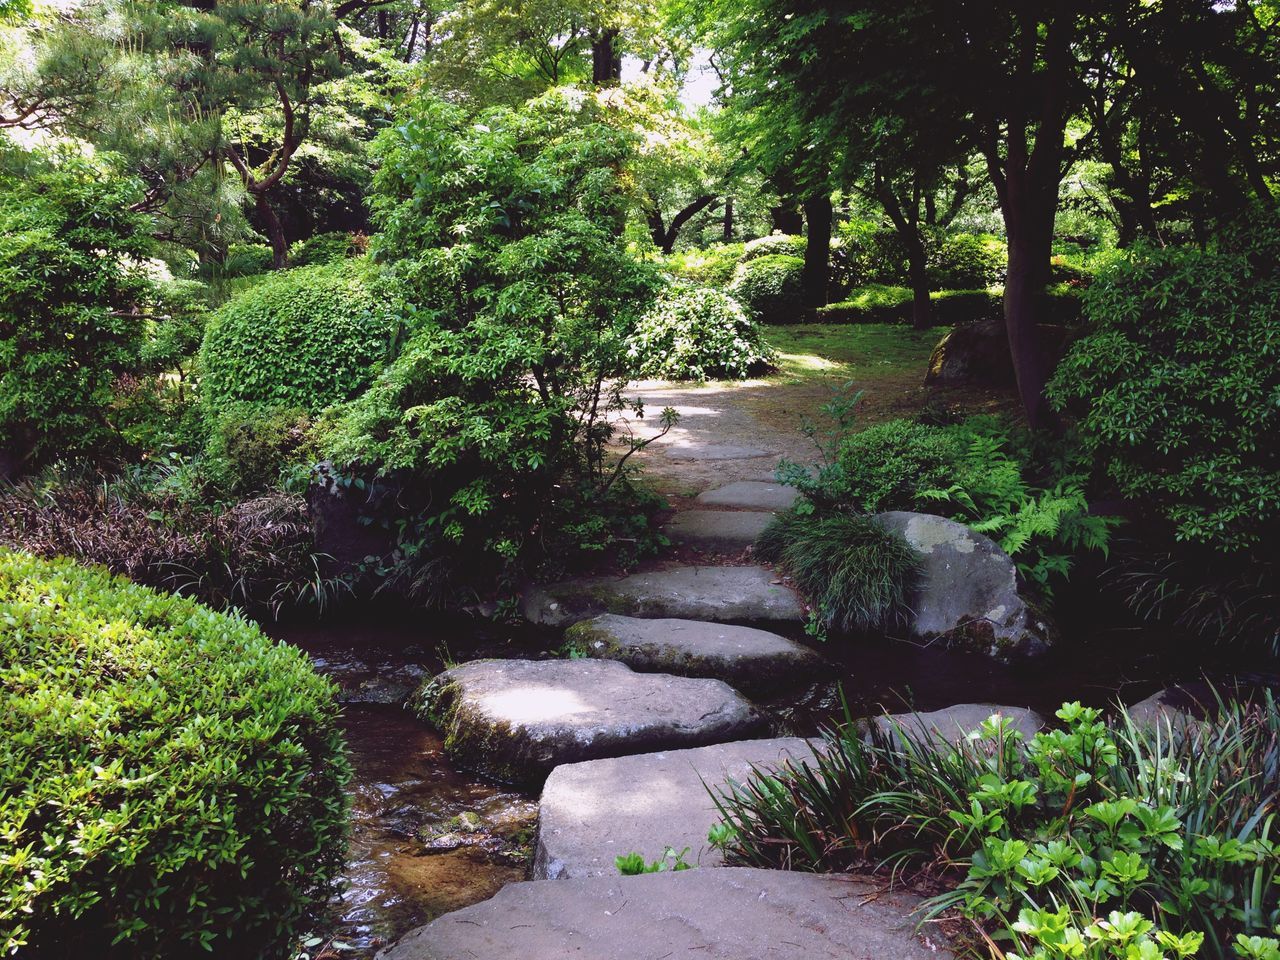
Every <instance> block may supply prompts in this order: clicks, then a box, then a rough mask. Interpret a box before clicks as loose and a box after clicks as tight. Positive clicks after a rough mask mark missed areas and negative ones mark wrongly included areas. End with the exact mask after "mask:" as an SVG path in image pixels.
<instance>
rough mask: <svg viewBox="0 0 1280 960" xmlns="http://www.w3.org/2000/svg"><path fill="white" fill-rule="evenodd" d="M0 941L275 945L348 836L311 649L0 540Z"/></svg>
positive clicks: (340, 772)
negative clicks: (0, 544)
mask: <svg viewBox="0 0 1280 960" xmlns="http://www.w3.org/2000/svg"><path fill="white" fill-rule="evenodd" d="M0 622H3V623H4V629H3V630H0V649H2V650H3V656H0V698H2V699H3V709H0V728H2V732H3V738H2V739H3V744H4V746H3V750H2V751H0V829H2V830H3V833H4V836H5V846H6V849H7V850H8V851H9V852H10V854H11V855H8V856H6V857H5V858H3V860H0V890H3V897H0V952H3V953H5V954H6V955H7V954H10V953H14V952H16V953H17V954H18V955H20V956H22V957H31V958H32V960H44V958H48V960H55V958H56V960H78V958H89V957H103V958H121V960H123V958H135V957H178V956H195V955H199V954H201V953H203V952H206V951H211V954H210V955H231V954H234V955H235V956H237V957H246V958H251V960H252V958H261V960H275V958H278V957H280V956H283V955H284V952H285V951H286V950H287V948H288V946H289V944H290V939H291V936H293V935H295V934H297V933H298V932H300V929H301V925H302V924H304V923H305V922H306V920H307V919H308V917H309V914H310V913H311V912H312V911H314V910H315V909H317V908H319V907H320V906H322V905H323V904H324V903H325V901H326V900H327V898H328V896H329V894H330V892H331V887H332V884H333V881H334V879H335V877H336V875H337V873H338V871H339V870H340V868H341V866H342V864H343V862H344V859H345V853H346V843H345V830H346V808H345V800H344V795H343V789H342V788H343V785H344V784H345V782H346V778H347V776H348V767H347V763H346V760H345V754H344V747H343V744H342V740H341V735H340V732H339V727H338V711H337V708H336V706H335V705H334V702H333V689H332V687H331V686H330V684H329V683H328V682H327V681H325V680H323V679H321V678H320V677H319V676H318V675H317V674H316V673H315V671H314V670H313V669H312V667H311V665H310V663H309V662H308V660H307V658H306V656H305V654H303V653H301V652H300V651H298V650H296V649H294V648H292V647H288V646H285V645H283V644H277V643H274V642H273V641H271V640H269V639H267V638H266V637H265V636H263V635H262V633H261V632H259V630H258V629H257V627H255V626H252V625H251V624H249V623H248V622H246V621H245V620H243V619H241V618H240V617H239V616H237V615H226V614H219V613H214V612H213V611H211V610H209V609H207V608H204V607H202V606H200V605H199V604H197V603H195V602H193V601H191V600H185V599H179V598H175V597H171V596H165V595H162V594H158V593H155V592H153V591H151V590H149V589H146V588H144V587H139V586H135V585H134V584H131V583H128V582H127V581H125V580H123V579H117V578H113V577H111V576H110V575H108V574H107V573H105V572H103V571H101V570H98V569H87V568H84V567H79V566H76V565H75V564H74V563H72V562H70V561H67V560H61V561H57V562H52V563H50V562H46V561H41V560H36V559H34V558H31V557H29V556H26V555H23V554H18V553H9V552H0Z"/></svg>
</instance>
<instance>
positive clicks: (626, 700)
mask: <svg viewBox="0 0 1280 960" xmlns="http://www.w3.org/2000/svg"><path fill="white" fill-rule="evenodd" d="M409 708H410V709H411V710H413V711H414V712H415V713H416V714H417V715H418V716H419V717H421V718H422V719H423V720H426V721H428V722H429V723H431V724H432V725H434V726H435V727H437V728H438V729H440V730H441V732H443V733H444V735H445V743H444V746H445V751H446V752H447V753H448V754H449V756H450V757H451V758H452V759H453V760H455V761H457V762H458V763H460V764H462V765H464V766H469V767H472V768H475V769H478V770H480V771H482V772H484V773H486V774H488V775H489V776H492V777H495V778H497V779H499V780H507V781H510V782H513V783H538V782H540V781H541V780H543V779H544V778H545V777H546V775H547V774H548V773H550V772H551V770H552V768H554V767H557V766H559V765H560V764H562V763H576V762H578V761H580V760H596V759H599V758H601V757H619V756H623V755H625V754H629V753H647V752H649V751H651V750H661V749H665V748H668V747H699V746H703V745H705V744H711V743H724V742H726V741H731V740H741V739H743V738H745V737H750V736H751V735H753V734H755V733H758V732H760V731H761V729H762V728H763V727H764V719H763V717H762V716H761V714H760V712H759V711H758V710H756V708H755V707H754V706H753V705H752V704H751V703H750V702H749V701H747V700H746V699H744V698H743V696H742V695H741V694H740V693H738V692H737V691H736V690H734V689H733V688H732V687H730V686H729V685H728V684H725V683H721V682H720V681H719V680H695V679H690V678H687V677H671V676H667V675H665V674H654V673H636V672H635V671H633V670H632V669H631V668H630V667H628V666H626V665H625V664H622V663H617V662H615V661H613V660H476V661H473V662H472V663H464V664H463V665H462V666H460V667H454V668H453V669H452V670H446V671H445V672H444V673H442V674H440V675H439V676H437V677H435V678H434V679H432V680H430V681H428V682H427V683H425V684H423V685H422V687H420V688H419V689H418V691H417V692H416V693H415V694H414V696H413V698H412V699H411V700H410V701H409Z"/></svg>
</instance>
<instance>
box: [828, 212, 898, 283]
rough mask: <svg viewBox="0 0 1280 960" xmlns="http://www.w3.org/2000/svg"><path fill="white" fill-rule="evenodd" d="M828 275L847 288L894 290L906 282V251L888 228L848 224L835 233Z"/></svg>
mask: <svg viewBox="0 0 1280 960" xmlns="http://www.w3.org/2000/svg"><path fill="white" fill-rule="evenodd" d="M836 235H837V243H836V244H835V245H834V246H833V247H832V274H833V279H834V280H835V281H836V283H837V285H839V286H841V287H844V288H846V289H848V288H854V287H866V286H875V285H885V286H897V285H900V284H903V283H906V281H907V250H906V247H905V246H904V245H903V243H902V241H901V240H900V239H899V238H898V234H897V232H896V231H895V230H894V229H893V228H892V227H887V226H884V225H882V224H880V223H873V222H872V221H870V220H849V221H846V222H844V223H842V224H840V226H839V228H838V229H837V234H836Z"/></svg>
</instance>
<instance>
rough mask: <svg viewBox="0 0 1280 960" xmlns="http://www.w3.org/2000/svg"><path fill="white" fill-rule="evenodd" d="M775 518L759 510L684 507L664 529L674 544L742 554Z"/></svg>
mask: <svg viewBox="0 0 1280 960" xmlns="http://www.w3.org/2000/svg"><path fill="white" fill-rule="evenodd" d="M772 520H773V514H772V513H762V512H760V511H756V510H682V511H680V512H679V513H677V514H676V515H675V517H673V518H672V519H671V521H670V522H669V523H668V524H667V525H666V526H665V527H664V528H663V532H664V533H666V535H667V536H668V537H670V538H671V542H672V543H677V544H681V545H684V546H689V547H697V548H698V549H699V550H705V551H714V552H720V553H741V552H742V551H743V550H746V549H747V547H749V546H751V545H752V544H753V543H755V542H756V540H757V539H759V537H760V534H762V533H764V530H765V527H767V526H769V524H770V522H771V521H772Z"/></svg>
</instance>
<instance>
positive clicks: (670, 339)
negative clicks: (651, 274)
mask: <svg viewBox="0 0 1280 960" xmlns="http://www.w3.org/2000/svg"><path fill="white" fill-rule="evenodd" d="M627 358H628V360H629V365H630V367H631V369H632V371H633V372H634V375H635V376H637V377H642V378H653V379H662V380H745V379H747V378H748V377H751V376H759V375H760V374H763V373H767V372H768V371H769V370H770V369H771V368H772V367H773V366H774V364H775V362H776V354H775V352H774V350H773V348H772V347H770V346H769V344H768V343H767V342H766V340H765V335H764V330H763V329H762V327H761V326H760V324H758V323H756V322H755V321H754V320H752V319H751V318H750V317H748V316H747V314H746V312H745V311H744V310H743V309H742V307H741V306H739V304H738V302H737V301H736V300H734V299H733V298H732V297H731V296H729V295H728V294H726V293H723V292H722V291H720V290H715V289H712V288H710V287H692V286H673V287H672V288H671V289H669V290H666V291H664V292H663V293H661V294H660V295H659V296H658V299H657V300H656V301H655V302H654V304H653V306H652V307H650V308H649V310H648V312H646V313H645V314H644V316H642V317H641V318H640V321H639V323H638V324H637V325H636V329H635V332H634V333H632V334H631V336H630V337H629V338H628V339H627Z"/></svg>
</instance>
